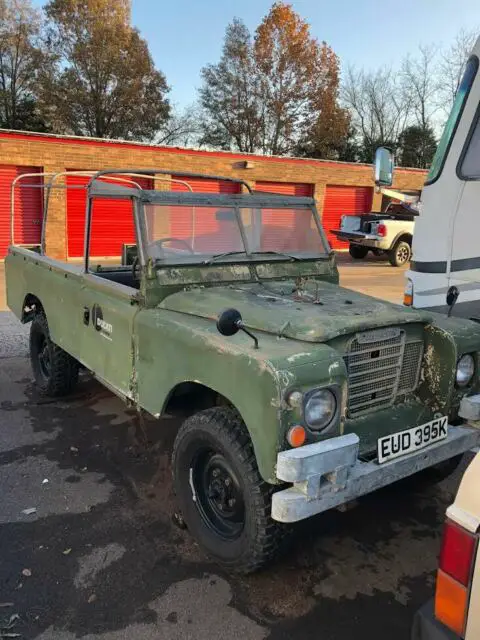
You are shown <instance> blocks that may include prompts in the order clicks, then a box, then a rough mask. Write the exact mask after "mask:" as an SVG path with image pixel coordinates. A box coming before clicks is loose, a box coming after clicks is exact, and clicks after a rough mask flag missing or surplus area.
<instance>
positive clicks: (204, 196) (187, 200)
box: [135, 190, 332, 267]
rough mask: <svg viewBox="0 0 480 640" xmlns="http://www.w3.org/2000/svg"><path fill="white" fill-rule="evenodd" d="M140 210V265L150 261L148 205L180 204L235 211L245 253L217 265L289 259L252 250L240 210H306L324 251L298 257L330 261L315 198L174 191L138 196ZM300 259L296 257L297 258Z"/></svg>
mask: <svg viewBox="0 0 480 640" xmlns="http://www.w3.org/2000/svg"><path fill="white" fill-rule="evenodd" d="M138 195H139V200H140V202H139V205H140V206H139V207H138V209H137V210H136V212H135V213H136V215H138V219H139V220H138V230H139V236H140V237H139V241H140V243H141V244H142V251H141V252H139V259H140V263H141V264H142V259H143V260H148V244H149V242H148V233H147V228H146V215H145V206H146V205H149V204H159V205H178V206H192V207H195V206H199V207H201V206H205V207H219V208H221V207H222V206H223V207H227V206H228V207H231V208H232V209H233V210H234V213H235V217H236V220H237V224H238V226H239V230H240V234H241V236H242V241H243V243H244V249H245V254H243V255H239V256H225V260H220V259H219V260H216V261H215V264H216V265H221V264H229V263H232V262H242V263H246V262H249V261H252V262H260V261H262V262H273V261H275V262H278V261H285V260H287V261H288V260H289V258H288V257H283V256H278V255H273V254H269V253H265V254H264V255H263V254H262V253H259V252H257V251H253V252H251V251H250V248H249V247H248V242H247V241H246V233H245V226H244V224H243V221H242V217H241V209H245V208H247V209H248V208H250V209H305V210H308V211H310V213H311V215H312V216H313V219H314V221H315V225H316V228H317V232H318V234H319V237H320V241H321V245H322V247H323V252H322V253H319V254H318V255H317V254H315V256H313V255H311V256H307V255H306V256H304V257H302V255H301V254H299V255H298V260H305V261H307V260H312V259H317V260H318V259H324V258H328V257H329V256H330V255H331V253H332V249H331V247H330V245H329V243H328V240H327V236H326V234H325V231H324V229H323V226H322V223H321V220H320V216H319V215H318V211H317V208H316V206H315V200H314V198H307V197H296V196H284V195H275V194H268V193H252V194H250V193H248V194H246V193H242V194H211V193H191V192H172V191H148V190H143V191H141V192H140V193H139V194H138ZM295 257H297V256H295ZM204 263H205V257H201V256H198V260H192V261H188V262H183V261H179V263H178V264H174V263H173V262H168V263H165V262H162V261H161V260H155V264H156V265H157V266H162V265H164V266H165V267H172V266H185V267H188V266H195V265H202V264H204Z"/></svg>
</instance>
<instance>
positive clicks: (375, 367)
mask: <svg viewBox="0 0 480 640" xmlns="http://www.w3.org/2000/svg"><path fill="white" fill-rule="evenodd" d="M422 355H423V343H422V342H420V341H416V342H406V335H405V331H403V330H400V329H396V328H392V329H387V330H385V329H383V330H378V331H370V332H366V333H362V334H358V335H357V336H355V338H354V339H353V340H352V342H351V343H350V347H349V350H348V353H347V354H346V355H345V364H346V366H347V371H348V389H349V392H348V404H347V412H348V415H349V416H351V417H352V416H358V415H361V414H364V413H369V412H371V411H376V410H378V409H382V408H384V407H389V406H390V405H392V404H393V402H394V401H395V398H396V397H397V396H398V395H399V394H401V393H408V392H410V391H413V390H414V389H415V388H416V386H417V384H418V377H419V373H420V365H421V360H422Z"/></svg>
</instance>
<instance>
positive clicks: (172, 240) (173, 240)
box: [153, 238, 195, 253]
mask: <svg viewBox="0 0 480 640" xmlns="http://www.w3.org/2000/svg"><path fill="white" fill-rule="evenodd" d="M164 242H179V243H180V244H183V246H184V247H186V249H187V251H188V252H189V253H195V251H194V250H193V247H192V246H191V245H190V244H189V243H188V242H187V241H186V240H184V239H183V238H162V239H161V240H156V241H155V242H154V243H153V244H156V245H158V247H159V248H160V249H162V245H163V243H164Z"/></svg>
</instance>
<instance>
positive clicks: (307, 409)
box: [303, 389, 337, 431]
mask: <svg viewBox="0 0 480 640" xmlns="http://www.w3.org/2000/svg"><path fill="white" fill-rule="evenodd" d="M336 413H337V397H336V395H335V393H334V392H333V391H332V390H331V389H315V390H313V391H311V392H310V393H309V394H308V395H307V396H306V397H305V404H304V407H303V417H304V419H305V422H306V423H307V425H308V426H309V427H310V429H312V431H321V430H322V429H325V428H326V427H328V425H329V424H330V423H331V422H332V420H333V419H334V417H335V415H336Z"/></svg>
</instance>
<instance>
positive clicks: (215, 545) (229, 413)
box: [172, 407, 284, 573]
mask: <svg viewBox="0 0 480 640" xmlns="http://www.w3.org/2000/svg"><path fill="white" fill-rule="evenodd" d="M172 469H173V477H174V478H173V479H174V485H175V493H176V496H177V500H178V503H179V507H180V509H181V512H182V517H183V519H184V520H185V523H186V525H187V527H188V529H189V530H190V533H191V534H192V535H193V536H194V537H195V538H196V540H197V541H198V542H199V543H200V544H201V545H202V547H204V549H205V550H206V551H207V553H208V554H209V555H210V556H211V557H212V558H213V559H214V560H216V561H217V562H218V563H220V564H222V565H223V566H225V567H226V568H228V569H230V570H235V571H239V572H241V573H250V572H252V571H255V570H257V569H259V568H260V567H261V566H263V565H264V564H265V563H267V562H268V561H269V560H271V559H272V558H273V557H274V555H275V554H276V552H277V549H278V547H279V542H280V540H281V538H282V530H283V528H284V527H283V526H282V525H280V524H279V523H277V522H275V521H274V520H272V518H271V515H270V511H271V500H272V493H273V486H272V485H269V484H267V483H266V482H264V481H263V480H262V478H261V476H260V473H259V471H258V468H257V464H256V460H255V454H254V452H253V447H252V444H251V441H250V437H249V435H248V432H247V430H246V427H245V425H244V424H243V422H242V420H241V418H240V417H239V415H238V413H237V412H236V411H234V410H233V409H230V408H227V407H216V408H213V409H207V410H206V411H201V412H199V413H197V414H195V415H194V416H192V417H190V418H188V419H187V420H186V421H185V422H184V423H183V425H182V427H181V428H180V431H179V432H178V435H177V437H176V440H175V445H174V449H173V459H172Z"/></svg>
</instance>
